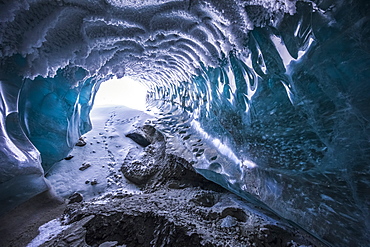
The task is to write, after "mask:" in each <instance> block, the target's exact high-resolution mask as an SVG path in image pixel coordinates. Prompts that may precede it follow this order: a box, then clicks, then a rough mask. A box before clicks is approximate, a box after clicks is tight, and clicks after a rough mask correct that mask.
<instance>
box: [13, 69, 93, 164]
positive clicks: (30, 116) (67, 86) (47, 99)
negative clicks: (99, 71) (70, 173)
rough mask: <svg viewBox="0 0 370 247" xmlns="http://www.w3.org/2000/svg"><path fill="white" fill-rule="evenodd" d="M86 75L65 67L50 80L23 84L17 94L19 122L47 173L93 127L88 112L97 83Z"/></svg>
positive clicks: (44, 79) (40, 79) (41, 79)
mask: <svg viewBox="0 0 370 247" xmlns="http://www.w3.org/2000/svg"><path fill="white" fill-rule="evenodd" d="M87 75H88V73H87V72H86V71H85V70H84V69H82V68H78V67H77V68H76V67H72V68H70V67H66V68H64V69H60V70H58V72H57V74H56V76H55V77H53V78H43V77H41V76H38V77H36V78H35V79H33V80H31V79H26V80H25V81H24V84H23V86H22V90H21V92H20V95H19V114H20V116H21V119H22V122H21V123H22V127H23V129H24V131H25V133H26V135H27V136H28V138H29V139H30V140H31V142H32V143H33V144H34V145H35V146H36V148H37V149H38V150H39V151H40V153H41V158H42V165H43V167H44V170H46V171H47V170H48V169H49V168H50V166H52V165H53V164H54V163H55V162H57V161H59V160H61V159H63V158H64V157H66V156H67V154H68V152H70V151H71V149H72V148H73V147H74V145H75V144H76V142H77V141H78V138H79V137H80V136H81V135H82V134H84V133H86V132H87V131H89V130H91V128H92V126H91V122H90V118H89V113H90V110H91V108H92V106H93V99H94V96H95V93H96V91H97V90H98V87H99V81H98V80H97V79H95V78H89V77H88V76H87Z"/></svg>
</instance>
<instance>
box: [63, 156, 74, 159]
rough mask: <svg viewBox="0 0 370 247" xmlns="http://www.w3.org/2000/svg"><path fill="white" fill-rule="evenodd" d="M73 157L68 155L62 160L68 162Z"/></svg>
mask: <svg viewBox="0 0 370 247" xmlns="http://www.w3.org/2000/svg"><path fill="white" fill-rule="evenodd" d="M73 157H74V156H73V155H68V156H67V157H65V158H64V159H65V160H70V159H72V158H73Z"/></svg>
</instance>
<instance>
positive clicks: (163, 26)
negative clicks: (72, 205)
mask: <svg viewBox="0 0 370 247" xmlns="http://www.w3.org/2000/svg"><path fill="white" fill-rule="evenodd" d="M335 2H336V3H335V4H332V1H327V0H315V1H309V0H305V1H303V0H302V1H300V0H291V1H290V0H270V1H269V0H250V1H242V0H234V1H226V0H222V1H221V0H204V1H196V0H189V1H170V0H167V1H165V0H157V1H154V0H147V1H135V0H127V1H126V0H100V1H99V0H56V1H47V0H45V1H42V0H29V1H27V0H19V1H7V0H3V1H0V23H1V24H0V41H1V45H0V56H1V62H0V64H1V67H0V81H1V84H0V86H1V92H0V96H1V97H0V110H1V117H0V121H1V130H0V137H1V146H2V148H1V150H0V161H1V164H0V174H1V176H0V200H1V202H2V206H1V210H0V211H1V212H5V211H7V210H9V208H11V207H13V206H14V205H17V204H18V203H20V202H22V201H24V200H26V199H27V198H30V197H32V196H34V195H35V194H37V193H39V192H41V191H44V190H46V189H47V184H46V183H45V180H44V178H43V174H44V170H47V169H48V168H49V167H50V166H51V165H52V164H53V163H54V162H55V161H57V160H60V159H61V158H63V157H65V155H66V154H67V153H68V152H69V150H70V149H71V148H72V147H73V145H74V143H75V142H76V140H77V139H78V137H79V136H80V135H81V134H83V133H85V132H86V131H88V130H89V129H90V128H91V124H90V121H89V111H90V109H91V107H92V105H93V99H94V95H95V92H96V91H97V90H98V88H99V85H100V83H101V82H103V81H104V80H107V79H109V78H110V77H111V76H117V77H122V76H124V75H129V76H131V77H133V78H136V79H137V80H140V81H141V82H143V83H145V84H146V85H147V86H148V88H150V93H149V95H148V103H149V104H150V105H151V106H156V107H158V108H160V109H161V110H162V111H163V112H165V113H170V114H172V117H169V118H168V121H167V122H168V123H169V125H168V126H169V128H171V124H170V123H171V121H177V120H178V119H180V118H182V119H183V118H186V119H187V120H186V121H185V122H186V123H187V124H188V126H187V128H189V130H187V131H188V132H189V133H191V134H189V135H185V136H184V137H183V138H184V141H186V143H187V144H186V145H188V146H189V147H190V146H191V140H192V139H191V138H193V137H191V136H192V135H193V136H197V137H201V138H203V140H204V141H205V142H206V143H207V145H208V147H209V149H208V150H203V151H202V152H204V153H199V152H197V153H196V154H195V156H194V161H195V163H194V167H195V168H196V169H197V171H198V172H200V173H201V174H203V175H204V176H206V177H207V178H209V179H211V180H213V181H216V182H218V183H219V184H221V185H223V186H224V187H226V188H228V189H230V190H231V191H234V192H235V193H237V194H239V195H241V196H243V197H245V198H249V199H250V200H254V199H253V198H255V199H257V201H258V202H256V203H260V204H261V206H263V207H266V205H267V206H268V207H270V208H271V209H272V210H274V211H275V212H276V213H278V214H280V215H281V216H283V217H285V218H287V219H289V220H291V221H292V222H294V223H296V224H299V225H300V226H302V227H303V228H305V229H306V230H308V231H309V232H310V233H312V234H314V235H316V236H317V237H318V238H320V239H321V240H322V241H323V242H326V243H327V244H328V245H334V246H365V245H367V244H368V239H369V238H370V235H369V232H370V215H369V212H370V211H369V210H370V197H369V192H370V168H369V167H370V162H369V160H370V144H369V143H370V126H369V120H370V83H369V78H370V62H369V61H370V60H369V58H370V46H369V44H370V43H369V41H370V39H369V38H370V36H369V34H370V22H369V15H368V13H369V11H370V8H369V3H368V2H367V1H351V0H348V1H344V0H342V1H335ZM164 124H165V121H164ZM162 127H163V126H162ZM178 128H179V126H177V129H175V127H173V129H172V130H170V131H172V132H173V131H175V130H178ZM164 130H165V129H164ZM183 133H186V132H185V131H184V132H183ZM184 143H185V142H184ZM216 151H217V153H218V157H219V158H217V157H216V156H212V154H214V152H216ZM207 152H208V153H207ZM40 155H41V156H40ZM41 158H42V165H41ZM3 202H6V203H3Z"/></svg>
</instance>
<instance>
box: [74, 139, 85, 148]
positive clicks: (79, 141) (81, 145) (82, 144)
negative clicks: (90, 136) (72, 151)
mask: <svg viewBox="0 0 370 247" xmlns="http://www.w3.org/2000/svg"><path fill="white" fill-rule="evenodd" d="M85 145H86V142H85V140H84V139H83V138H82V137H80V138H79V139H78V142H77V143H76V146H79V147H83V146H85Z"/></svg>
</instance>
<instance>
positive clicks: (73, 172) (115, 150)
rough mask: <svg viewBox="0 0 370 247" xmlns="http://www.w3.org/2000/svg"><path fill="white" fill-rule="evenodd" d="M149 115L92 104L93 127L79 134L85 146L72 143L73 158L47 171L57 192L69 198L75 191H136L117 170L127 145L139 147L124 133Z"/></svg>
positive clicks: (87, 193)
mask: <svg viewBox="0 0 370 247" xmlns="http://www.w3.org/2000/svg"><path fill="white" fill-rule="evenodd" d="M152 118H153V117H152V116H150V115H148V114H147V113H145V112H143V111H139V110H134V109H131V108H127V107H125V106H97V107H95V108H94V109H93V110H92V112H91V120H92V124H93V129H92V130H91V131H90V132H88V133H86V134H85V135H83V137H82V138H83V139H84V141H85V142H86V145H85V146H82V147H81V146H75V148H74V149H73V150H72V151H71V153H70V155H71V156H73V158H72V159H70V160H62V161H60V162H58V163H56V164H55V165H54V166H53V167H52V168H51V169H50V171H49V172H48V173H47V174H46V178H47V179H48V180H49V181H50V183H51V185H52V187H53V188H54V189H55V192H56V193H57V195H59V196H62V197H64V198H68V197H69V196H70V195H72V194H74V193H75V192H78V193H80V194H82V195H83V197H84V198H85V199H89V198H92V197H95V196H97V195H99V194H101V193H104V192H109V191H111V190H117V189H122V190H127V191H129V192H132V193H138V192H139V190H138V188H137V187H136V186H135V185H134V184H132V183H130V182H129V181H127V180H126V179H125V178H124V177H123V176H122V173H121V172H120V171H119V169H120V167H121V164H122V163H123V160H124V158H125V157H126V155H127V153H128V150H129V149H130V148H132V147H137V148H140V149H142V147H140V146H139V145H138V144H136V143H135V142H134V141H132V140H131V139H130V138H127V137H126V136H125V134H127V133H128V132H130V131H131V130H133V129H135V126H141V125H143V124H144V123H145V122H146V121H147V120H148V119H152ZM76 141H77V140H76Z"/></svg>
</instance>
